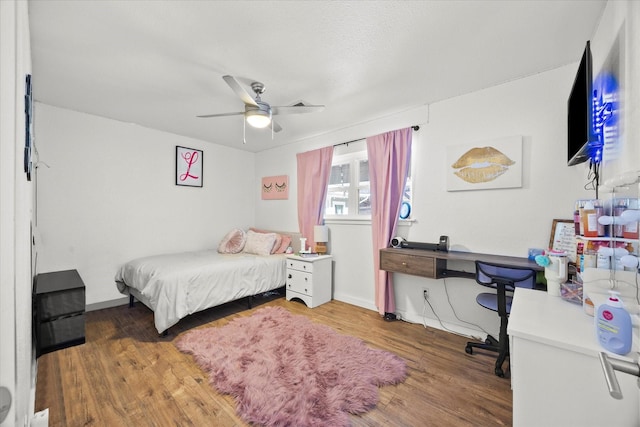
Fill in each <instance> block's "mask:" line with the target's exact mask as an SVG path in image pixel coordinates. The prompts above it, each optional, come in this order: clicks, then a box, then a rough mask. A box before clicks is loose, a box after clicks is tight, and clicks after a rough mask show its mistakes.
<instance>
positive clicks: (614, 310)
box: [595, 291, 633, 355]
mask: <svg viewBox="0 0 640 427" xmlns="http://www.w3.org/2000/svg"><path fill="white" fill-rule="evenodd" d="M609 293H610V294H611V295H610V296H609V299H608V300H607V302H606V303H604V304H601V305H600V306H599V307H598V312H597V315H596V316H595V321H596V334H597V336H598V342H599V343H600V345H601V346H602V347H604V348H605V349H607V350H609V351H610V352H612V353H616V354H622V355H624V354H627V353H629V352H630V351H631V341H632V339H633V326H632V324H631V316H630V315H629V313H628V312H627V310H625V309H624V307H623V306H622V301H621V300H620V294H619V293H618V292H616V291H609Z"/></svg>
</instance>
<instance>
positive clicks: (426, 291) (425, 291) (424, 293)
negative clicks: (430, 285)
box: [422, 288, 429, 300]
mask: <svg viewBox="0 0 640 427" xmlns="http://www.w3.org/2000/svg"><path fill="white" fill-rule="evenodd" d="M422 298H424V299H425V300H428V299H429V289H426V288H423V289H422Z"/></svg>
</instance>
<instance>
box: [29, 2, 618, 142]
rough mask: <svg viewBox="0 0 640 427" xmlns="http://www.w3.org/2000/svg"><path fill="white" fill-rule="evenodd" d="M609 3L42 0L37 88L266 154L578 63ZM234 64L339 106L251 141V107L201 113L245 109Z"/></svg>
mask: <svg viewBox="0 0 640 427" xmlns="http://www.w3.org/2000/svg"><path fill="white" fill-rule="evenodd" d="M605 4H606V0H588V1H577V0H570V1H557V0H556V1H543V0H538V1H524V0H523V1H514V0H512V1H506V0H504V1H503V0H500V1H179V0H173V1H168V0H165V1H87V0H85V1H79V0H72V1H51V0H49V1H43V0H41V1H36V0H30V1H29V16H30V31H31V50H32V58H33V79H34V96H35V98H36V100H37V101H40V102H43V103H46V104H50V105H54V106H59V107H64V108H68V109H71V110H76V111H82V112H86V113H90V114H95V115H99V116H104V117H108V118H111V119H115V120H120V121H124V122H131V123H136V124H139V125H142V126H146V127H150V128H154V129H159V130H163V131H166V132H171V133H175V134H179V135H184V136H188V137H192V138H197V139H200V140H204V141H210V142H213V143H216V144H223V145H228V146H232V147H236V148H239V149H244V150H248V151H253V152H258V151H262V150H265V149H268V148H271V147H275V146H279V145H283V144H288V143H291V142H293V141H296V140H300V139H305V138H309V137H312V136H315V135H320V134H324V133H327V132H330V131H332V130H336V129H342V128H345V127H348V126H351V125H354V124H356V123H361V122H366V121H369V120H372V119H375V118H378V117H384V116H387V115H390V114H393V113H396V112H400V111H404V110H406V109H409V108H412V107H416V106H420V105H424V104H430V103H433V102H436V101H439V100H443V99H447V98H451V97H455V96H458V95H461V94H465V93H469V92H473V91H476V90H479V89H482V88H486V87H490V86H494V85H497V84H501V83H504V82H507V81H511V80H514V79H518V78H522V77H525V76H530V75H533V74H536V73H539V72H543V71H547V70H551V69H554V68H557V67H560V66H563V65H566V64H570V63H573V62H577V61H578V60H579V59H580V55H581V54H582V51H583V49H584V44H585V42H586V40H588V39H590V38H591V37H592V36H593V34H594V32H595V30H596V28H597V25H598V21H599V18H600V16H601V14H602V12H603V10H604V7H605ZM225 74H231V75H234V76H237V77H244V78H248V79H255V80H259V81H261V82H263V83H264V84H265V85H266V89H267V90H266V92H265V93H264V95H263V100H265V101H267V102H269V103H270V104H271V105H288V104H291V103H293V102H295V101H299V100H304V101H307V102H309V103H312V104H324V105H326V109H325V110H324V111H323V112H321V113H312V114H302V115H287V116H276V120H277V122H278V123H279V124H280V125H281V126H282V127H283V129H284V130H283V131H282V132H279V133H276V134H275V139H274V140H273V141H272V140H271V132H270V131H269V130H255V129H249V128H248V129H247V144H246V145H243V143H242V118H241V116H231V117H222V118H210V119H199V118H196V117H195V116H196V115H199V114H212V113H224V112H232V111H243V104H242V102H241V101H240V99H239V98H238V97H237V96H236V95H235V94H234V93H233V91H232V90H231V89H230V88H229V86H228V85H227V84H226V83H225V82H224V81H223V80H222V76H223V75H225ZM247 90H248V91H249V92H251V90H250V89H249V88H247ZM567 92H568V88H567ZM36 120H37V118H36ZM364 136H367V135H363V137H364Z"/></svg>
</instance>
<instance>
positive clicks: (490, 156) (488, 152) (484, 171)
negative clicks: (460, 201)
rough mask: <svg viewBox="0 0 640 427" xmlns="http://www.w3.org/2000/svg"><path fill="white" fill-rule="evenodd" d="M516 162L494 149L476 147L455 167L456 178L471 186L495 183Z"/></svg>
mask: <svg viewBox="0 0 640 427" xmlns="http://www.w3.org/2000/svg"><path fill="white" fill-rule="evenodd" d="M514 163H515V162H514V161H513V160H511V159H510V158H509V157H507V156H506V155H504V154H503V153H502V152H500V151H499V150H496V149H495V148H493V147H482V148H479V147H474V148H472V149H471V150H469V151H467V152H466V153H464V154H463V155H462V156H461V157H460V158H459V159H458V160H457V161H456V162H455V163H454V164H453V165H451V167H452V168H454V169H457V170H456V171H455V172H454V173H455V174H456V176H458V177H460V178H461V179H463V180H465V181H466V182H468V183H471V184H477V183H480V182H489V181H493V180H494V179H496V178H497V177H499V176H500V175H502V174H503V173H505V172H506V171H507V170H508V169H509V166H511V165H513V164H514Z"/></svg>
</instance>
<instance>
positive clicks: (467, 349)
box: [464, 345, 473, 354]
mask: <svg viewBox="0 0 640 427" xmlns="http://www.w3.org/2000/svg"><path fill="white" fill-rule="evenodd" d="M464 351H465V352H466V353H467V354H473V347H471V346H470V345H468V346H466V347H465V348H464Z"/></svg>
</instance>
